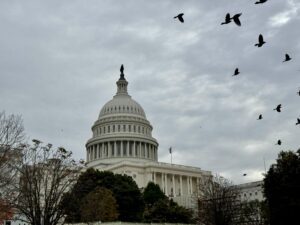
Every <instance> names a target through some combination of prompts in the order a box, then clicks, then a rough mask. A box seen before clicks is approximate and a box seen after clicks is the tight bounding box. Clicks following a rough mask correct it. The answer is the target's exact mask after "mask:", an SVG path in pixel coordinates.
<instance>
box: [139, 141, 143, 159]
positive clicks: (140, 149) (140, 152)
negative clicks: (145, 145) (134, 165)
mask: <svg viewBox="0 0 300 225" xmlns="http://www.w3.org/2000/svg"><path fill="white" fill-rule="evenodd" d="M139 156H140V158H142V142H140V148H139Z"/></svg>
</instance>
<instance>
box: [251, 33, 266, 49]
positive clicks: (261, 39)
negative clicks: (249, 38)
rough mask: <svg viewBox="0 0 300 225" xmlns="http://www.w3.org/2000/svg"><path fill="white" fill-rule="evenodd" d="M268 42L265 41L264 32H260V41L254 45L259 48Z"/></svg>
mask: <svg viewBox="0 0 300 225" xmlns="http://www.w3.org/2000/svg"><path fill="white" fill-rule="evenodd" d="M265 43H266V42H265V41H264V37H263V36H262V34H260V35H259V36H258V43H257V44H255V45H254V46H257V47H258V48H259V47H261V46H263V45H264V44H265Z"/></svg>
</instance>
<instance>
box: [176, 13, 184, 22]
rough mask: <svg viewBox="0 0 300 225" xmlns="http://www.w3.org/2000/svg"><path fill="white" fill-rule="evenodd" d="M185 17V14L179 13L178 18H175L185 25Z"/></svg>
mask: <svg viewBox="0 0 300 225" xmlns="http://www.w3.org/2000/svg"><path fill="white" fill-rule="evenodd" d="M183 15H184V13H179V14H178V15H177V16H174V19H176V18H178V20H179V21H180V22H181V23H184V19H183Z"/></svg>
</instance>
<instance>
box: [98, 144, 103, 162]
mask: <svg viewBox="0 0 300 225" xmlns="http://www.w3.org/2000/svg"><path fill="white" fill-rule="evenodd" d="M102 148H103V145H102V143H100V144H99V152H100V158H102Z"/></svg>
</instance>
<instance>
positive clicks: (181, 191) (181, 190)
mask: <svg viewBox="0 0 300 225" xmlns="http://www.w3.org/2000/svg"><path fill="white" fill-rule="evenodd" d="M182 193H183V189H182V176H181V175H180V196H181V195H182Z"/></svg>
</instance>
